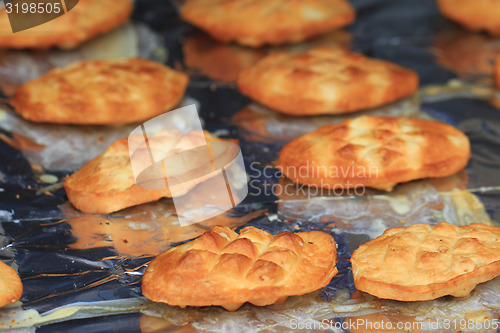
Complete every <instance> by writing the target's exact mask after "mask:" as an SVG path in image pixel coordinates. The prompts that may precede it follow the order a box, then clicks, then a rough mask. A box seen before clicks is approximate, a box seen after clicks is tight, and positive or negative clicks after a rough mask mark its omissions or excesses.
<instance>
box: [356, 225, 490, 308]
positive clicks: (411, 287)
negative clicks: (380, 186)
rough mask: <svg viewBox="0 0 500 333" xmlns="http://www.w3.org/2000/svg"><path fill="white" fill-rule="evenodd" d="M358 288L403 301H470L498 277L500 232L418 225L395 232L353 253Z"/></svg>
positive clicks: (475, 227) (389, 230) (390, 231)
mask: <svg viewBox="0 0 500 333" xmlns="http://www.w3.org/2000/svg"><path fill="white" fill-rule="evenodd" d="M351 263H352V273H353V276H354V283H355V285H356V288H358V289H359V290H361V291H364V292H367V293H369V294H371V295H374V296H377V297H380V298H387V299H395V300H399V301H424V300H430V299H435V298H438V297H441V296H445V295H452V296H456V297H462V296H467V295H469V293H470V292H471V291H472V289H474V288H475V287H476V285H477V284H479V283H482V282H485V281H489V280H491V279H493V278H494V277H496V276H498V275H500V228H498V227H492V226H486V225H483V224H471V225H469V226H463V227H458V226H455V225H453V224H449V223H444V222H443V223H440V224H438V225H437V226H430V225H427V224H414V225H411V226H409V227H401V228H391V229H388V230H386V231H385V232H384V234H383V235H382V236H380V237H378V238H376V239H374V240H372V241H369V242H367V243H365V244H363V245H361V246H360V247H359V248H358V249H357V250H356V251H354V253H353V255H352V258H351Z"/></svg>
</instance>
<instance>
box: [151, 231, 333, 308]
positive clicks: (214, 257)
mask: <svg viewBox="0 0 500 333" xmlns="http://www.w3.org/2000/svg"><path fill="white" fill-rule="evenodd" d="M336 260H337V250H336V244H335V241H334V239H333V237H332V236H331V235H329V234H327V233H324V232H320V231H309V232H299V233H290V232H282V233H280V234H279V235H276V236H273V235H271V234H269V233H268V232H266V231H263V230H260V229H257V228H253V227H247V228H244V229H242V230H241V232H240V234H239V235H238V234H237V233H235V232H234V231H232V230H231V229H229V228H227V227H220V226H216V227H214V228H213V229H212V230H211V231H209V232H206V233H205V234H203V235H202V236H201V237H199V238H197V239H195V240H194V241H191V242H189V243H186V244H183V245H180V246H177V247H174V248H171V249H170V250H168V251H167V252H165V253H163V254H160V255H159V256H158V257H156V258H155V259H154V260H153V261H152V262H151V263H150V264H149V266H148V268H147V270H146V272H145V273H144V277H143V279H142V293H143V294H144V296H146V297H147V298H149V299H150V300H152V301H155V302H163V303H167V304H170V305H178V306H181V307H185V306H209V305H220V306H223V307H224V308H226V309H227V310H230V311H233V310H236V309H238V308H239V307H240V306H241V305H242V304H243V303H245V302H250V303H252V304H254V305H258V306H264V305H269V304H276V303H280V302H283V301H284V300H285V299H286V297H287V296H291V295H303V294H306V293H309V292H312V291H314V290H317V289H319V288H322V287H324V286H326V285H327V284H328V283H329V282H330V280H331V279H332V277H333V276H334V275H335V274H336V273H337V268H336V267H335V263H336Z"/></svg>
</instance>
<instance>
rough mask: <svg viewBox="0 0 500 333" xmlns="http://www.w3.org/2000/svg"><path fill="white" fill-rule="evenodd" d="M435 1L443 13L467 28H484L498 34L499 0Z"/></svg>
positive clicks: (499, 32)
mask: <svg viewBox="0 0 500 333" xmlns="http://www.w3.org/2000/svg"><path fill="white" fill-rule="evenodd" d="M437 3H438V5H439V9H440V10H441V12H442V13H443V15H445V16H446V17H448V18H450V19H452V20H454V21H456V22H458V23H460V24H462V25H463V26H465V27H466V28H467V29H469V30H472V31H479V30H486V31H488V32H489V33H490V34H492V35H494V36H500V20H499V19H498V18H499V17H500V1H499V0H473V1H470V0H438V2H437Z"/></svg>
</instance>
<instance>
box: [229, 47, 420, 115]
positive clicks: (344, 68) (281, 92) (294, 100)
mask: <svg viewBox="0 0 500 333" xmlns="http://www.w3.org/2000/svg"><path fill="white" fill-rule="evenodd" d="M238 88H239V89H240V91H241V92H242V93H243V94H245V95H247V96H249V97H251V98H253V99H254V100H256V101H258V102H259V103H262V104H264V105H266V106H268V107H270V108H271V109H274V110H276V111H280V112H283V113H286V114H290V115H296V116H307V115H318V114H338V113H347V112H353V111H358V110H362V109H367V108H373V107H377V106H380V105H384V104H387V103H390V102H393V101H396V100H398V99H401V98H404V97H407V96H410V95H411V94H413V93H414V92H415V91H416V90H417V88H418V76H417V74H416V73H415V72H414V71H412V70H409V69H405V68H402V67H400V66H397V65H395V64H392V63H390V62H387V61H383V60H376V59H370V58H367V57H365V56H363V55H361V54H358V53H353V52H350V51H348V50H345V49H343V48H324V47H322V48H316V49H313V50H309V51H306V52H304V53H299V54H291V53H275V54H272V55H269V56H267V57H266V58H264V59H262V60H261V61H259V62H258V63H257V64H256V65H254V66H252V67H248V68H246V69H244V70H243V71H242V72H241V73H240V75H239V77H238Z"/></svg>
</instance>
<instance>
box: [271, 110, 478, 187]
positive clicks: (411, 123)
mask: <svg viewBox="0 0 500 333" xmlns="http://www.w3.org/2000/svg"><path fill="white" fill-rule="evenodd" d="M469 157H470V143H469V139H468V138H467V136H465V134H463V133H462V132H460V131H459V130H457V129H455V128H454V127H452V126H450V125H447V124H443V123H440V122H436V121H429V120H420V119H412V118H403V117H395V118H392V117H375V116H362V117H358V118H354V119H348V120H345V121H343V122H341V123H339V124H334V125H327V126H323V127H321V128H319V129H317V130H316V131H314V132H311V133H308V134H306V135H304V136H301V137H299V138H297V139H295V140H293V141H291V142H290V143H288V144H287V145H285V146H284V147H283V149H282V150H281V152H280V156H279V159H278V162H277V165H278V167H279V168H280V169H281V170H282V171H283V173H284V175H285V176H287V177H288V178H290V179H292V180H293V181H295V182H297V183H301V184H304V185H309V186H315V187H323V188H325V189H330V190H335V189H338V188H356V187H363V186H365V187H372V188H376V189H381V190H387V191H390V190H392V188H393V187H394V186H395V185H396V184H397V183H401V182H407V181H410V180H415V179H420V178H428V177H431V178H436V177H446V176H450V175H452V174H454V173H456V172H458V171H460V170H462V169H463V168H464V167H465V166H466V165H467V162H468V160H469Z"/></svg>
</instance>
